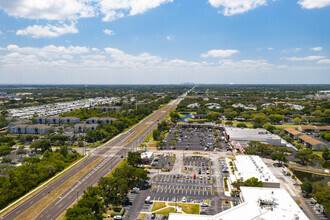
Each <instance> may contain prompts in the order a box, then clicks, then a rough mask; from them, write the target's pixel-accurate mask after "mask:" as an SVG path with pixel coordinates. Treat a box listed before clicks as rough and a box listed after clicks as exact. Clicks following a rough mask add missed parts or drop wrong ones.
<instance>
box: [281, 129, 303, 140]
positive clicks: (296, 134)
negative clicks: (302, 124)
mask: <svg viewBox="0 0 330 220" xmlns="http://www.w3.org/2000/svg"><path fill="white" fill-rule="evenodd" d="M284 133H285V134H287V135H289V136H290V137H292V138H298V137H299V136H301V135H303V133H301V132H300V131H297V130H296V129H294V128H286V129H284Z"/></svg>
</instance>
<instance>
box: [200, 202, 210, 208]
mask: <svg viewBox="0 0 330 220" xmlns="http://www.w3.org/2000/svg"><path fill="white" fill-rule="evenodd" d="M201 206H202V207H209V205H208V204H207V203H205V202H202V204H201Z"/></svg>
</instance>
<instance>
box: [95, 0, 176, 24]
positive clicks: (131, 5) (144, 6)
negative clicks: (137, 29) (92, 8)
mask: <svg viewBox="0 0 330 220" xmlns="http://www.w3.org/2000/svg"><path fill="white" fill-rule="evenodd" d="M97 1H98V6H99V8H100V11H101V13H102V14H103V15H104V17H103V19H102V20H103V21H113V20H116V19H118V18H122V17H124V16H132V15H137V14H143V13H145V12H146V11H148V10H150V9H153V8H156V7H159V6H160V5H162V4H165V3H168V2H173V0H138V1H137V0H97Z"/></svg>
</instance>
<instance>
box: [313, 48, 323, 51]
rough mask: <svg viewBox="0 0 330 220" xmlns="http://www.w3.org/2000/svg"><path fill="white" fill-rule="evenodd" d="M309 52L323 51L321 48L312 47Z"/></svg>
mask: <svg viewBox="0 0 330 220" xmlns="http://www.w3.org/2000/svg"><path fill="white" fill-rule="evenodd" d="M311 50H313V51H321V50H323V47H313V48H311Z"/></svg>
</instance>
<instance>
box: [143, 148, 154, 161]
mask: <svg viewBox="0 0 330 220" xmlns="http://www.w3.org/2000/svg"><path fill="white" fill-rule="evenodd" d="M141 159H142V161H143V162H144V163H149V162H150V161H152V160H153V159H154V152H150V151H147V152H143V153H141Z"/></svg>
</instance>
